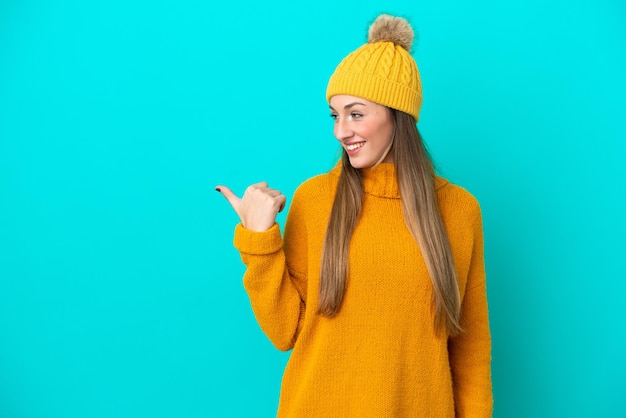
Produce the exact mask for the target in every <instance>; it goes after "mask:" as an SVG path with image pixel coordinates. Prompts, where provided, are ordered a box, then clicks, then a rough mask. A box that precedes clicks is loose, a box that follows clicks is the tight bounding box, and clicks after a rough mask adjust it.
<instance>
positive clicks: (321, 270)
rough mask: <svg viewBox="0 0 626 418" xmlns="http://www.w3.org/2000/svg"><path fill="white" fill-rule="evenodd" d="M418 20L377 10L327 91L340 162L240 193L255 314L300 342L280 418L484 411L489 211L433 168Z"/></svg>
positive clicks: (278, 336) (487, 395) (281, 337)
mask: <svg viewBox="0 0 626 418" xmlns="http://www.w3.org/2000/svg"><path fill="white" fill-rule="evenodd" d="M412 42H413V30H412V28H411V26H410V25H409V23H408V22H407V21H406V20H404V19H402V18H396V17H392V16H389V15H381V16H379V17H378V18H377V19H376V21H375V22H374V23H373V24H372V26H371V27H370V30H369V36H368V43H366V44H365V45H363V46H361V47H360V48H358V49H357V50H355V51H353V52H352V53H351V54H349V55H348V56H347V57H346V58H344V60H343V61H342V62H341V63H340V64H339V66H338V67H337V68H336V70H335V72H334V74H333V75H332V77H331V79H330V81H329V83H328V88H327V99H328V102H329V105H330V112H331V116H332V118H333V119H334V134H335V137H336V138H337V140H338V141H339V142H340V143H341V145H342V147H343V155H342V159H341V163H340V164H338V165H337V166H336V167H335V168H334V169H333V170H331V171H330V172H329V173H326V174H323V175H320V176H316V177H314V178H312V179H309V180H307V181H305V182H304V183H303V184H302V185H301V186H300V187H299V188H298V189H297V190H296V192H295V194H294V197H293V201H292V203H291V206H290V210H289V214H288V216H287V221H286V224H285V232H284V238H283V237H281V235H280V230H279V227H278V225H277V224H276V222H275V218H276V214H277V213H278V212H279V211H281V210H282V209H283V207H284V206H285V196H283V195H282V194H281V193H280V192H279V191H277V190H275V189H272V188H270V187H269V186H268V185H267V184H266V183H257V184H254V185H252V186H250V187H249V188H248V189H247V190H246V191H245V193H244V195H243V197H242V198H239V197H237V196H236V195H235V194H233V192H232V191H230V189H228V188H227V187H225V186H218V187H217V189H218V191H220V192H221V193H222V194H223V195H224V196H225V197H226V199H227V200H228V201H229V202H230V204H231V205H232V207H233V209H234V210H235V211H236V212H237V214H238V215H239V217H240V219H241V223H240V224H239V225H237V227H236V229H235V247H236V248H237V249H238V250H239V251H240V253H241V257H242V260H243V262H244V263H245V264H246V266H247V270H246V273H245V276H244V285H245V288H246V291H247V292H248V295H249V297H250V301H251V304H252V308H253V310H254V313H255V315H256V318H257V320H258V322H259V324H260V326H261V328H262V329H263V331H264V332H265V334H266V335H267V336H268V338H269V339H270V340H271V341H272V343H273V344H274V345H275V346H276V347H277V348H278V349H280V350H290V349H293V352H292V354H291V357H290V359H289V362H288V364H287V367H286V370H285V373H284V376H283V382H282V388H281V396H280V402H279V407H278V416H279V417H314V418H322V417H333V418H334V417H359V418H363V417H394V418H401V417H437V418H439V417H455V416H456V417H489V416H491V411H492V391H491V377H490V358H491V357H490V349H491V342H490V334H489V325H488V314H487V299H486V287H485V268H484V261H483V235H482V224H481V214H480V208H479V205H478V203H477V201H476V200H475V199H474V197H472V195H470V194H469V193H468V192H467V191H465V190H464V189H462V188H461V187H459V186H455V185H453V184H451V183H449V182H448V181H446V180H445V179H443V178H441V177H438V176H436V175H435V173H434V170H433V165H432V163H431V161H430V159H429V157H428V155H427V153H426V150H425V147H424V145H423V143H422V140H421V137H420V134H419V132H418V130H417V127H416V123H417V120H418V118H419V110H420V106H421V103H422V96H421V83H420V77H419V72H418V69H417V65H416V63H415V61H414V59H413V58H412V56H411V55H410V54H409V51H410V48H411V44H412Z"/></svg>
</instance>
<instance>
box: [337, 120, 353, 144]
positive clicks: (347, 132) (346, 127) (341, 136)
mask: <svg viewBox="0 0 626 418" xmlns="http://www.w3.org/2000/svg"><path fill="white" fill-rule="evenodd" d="M352 136H354V131H352V129H351V127H350V122H349V121H347V120H345V119H344V118H339V119H337V121H336V122H335V138H337V140H339V141H343V140H345V139H348V138H351V137H352Z"/></svg>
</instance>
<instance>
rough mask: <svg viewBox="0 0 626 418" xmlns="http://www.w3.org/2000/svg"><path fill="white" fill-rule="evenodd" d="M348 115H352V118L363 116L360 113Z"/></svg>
mask: <svg viewBox="0 0 626 418" xmlns="http://www.w3.org/2000/svg"><path fill="white" fill-rule="evenodd" d="M350 116H352V119H361V118H362V117H363V115H362V114H361V113H356V112H355V113H351V114H350Z"/></svg>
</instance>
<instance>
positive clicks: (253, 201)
mask: <svg viewBox="0 0 626 418" xmlns="http://www.w3.org/2000/svg"><path fill="white" fill-rule="evenodd" d="M215 190H217V191H218V192H220V193H222V195H223V196H224V197H225V198H226V200H228V203H230V205H231V206H232V207H233V209H234V210H235V212H236V213H237V216H239V219H241V224H242V225H243V227H244V228H246V229H249V230H251V231H256V232H263V231H267V230H268V229H270V228H271V227H272V225H274V222H276V215H277V214H278V212H280V211H282V210H283V209H284V208H285V202H286V201H287V198H285V196H284V195H283V194H282V193H281V192H279V191H278V190H275V189H271V188H269V187H267V183H266V182H264V181H262V182H260V183H256V184H253V185H251V186H249V187H248V188H247V189H246V191H245V192H244V194H243V197H242V198H239V197H237V195H235V194H234V193H233V192H232V191H231V190H230V189H229V188H228V187H226V186H217V187H216V188H215Z"/></svg>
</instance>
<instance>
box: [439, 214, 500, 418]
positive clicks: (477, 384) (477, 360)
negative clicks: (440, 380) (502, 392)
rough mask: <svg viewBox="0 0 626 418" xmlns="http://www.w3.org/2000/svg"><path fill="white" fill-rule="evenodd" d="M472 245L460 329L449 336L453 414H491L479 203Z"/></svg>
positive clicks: (476, 416)
mask: <svg viewBox="0 0 626 418" xmlns="http://www.w3.org/2000/svg"><path fill="white" fill-rule="evenodd" d="M472 212H474V214H473V216H471V217H470V219H473V235H474V240H473V248H472V255H471V262H470V266H469V270H468V276H467V282H466V286H465V292H464V297H463V301H462V305H461V326H462V327H463V330H464V331H463V332H462V333H461V334H459V335H458V336H456V337H452V338H451V339H450V340H449V353H450V366H451V370H452V379H453V383H454V398H455V408H456V416H457V417H459V418H461V417H462V418H483V417H491V416H492V409H493V395H492V388H491V336H490V332H489V316H488V311H487V291H486V278H485V263H484V250H483V230H482V220H481V215H480V207H478V204H476V207H475V208H474V210H473V211H472Z"/></svg>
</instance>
